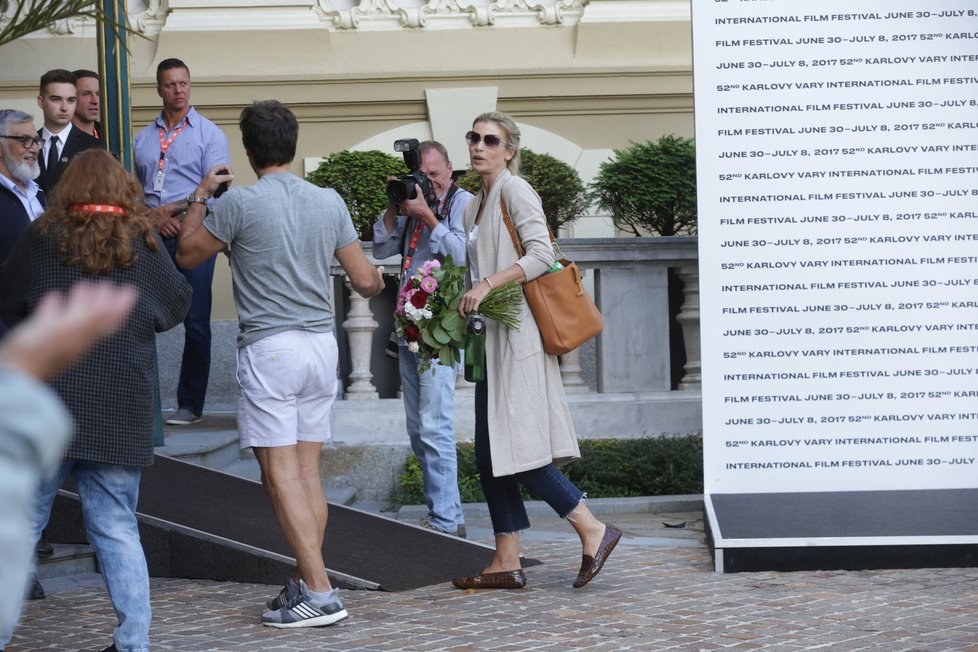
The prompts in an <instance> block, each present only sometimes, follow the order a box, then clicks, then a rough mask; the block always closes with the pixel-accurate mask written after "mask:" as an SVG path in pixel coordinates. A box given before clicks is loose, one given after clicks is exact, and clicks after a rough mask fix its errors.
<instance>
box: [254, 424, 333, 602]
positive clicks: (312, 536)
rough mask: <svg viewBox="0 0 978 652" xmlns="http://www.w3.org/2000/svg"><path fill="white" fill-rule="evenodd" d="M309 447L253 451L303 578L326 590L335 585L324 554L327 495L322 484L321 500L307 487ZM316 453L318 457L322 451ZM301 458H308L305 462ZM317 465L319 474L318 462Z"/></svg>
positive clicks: (314, 586)
mask: <svg viewBox="0 0 978 652" xmlns="http://www.w3.org/2000/svg"><path fill="white" fill-rule="evenodd" d="M303 444H306V445H303ZM300 445H301V446H302V448H301V449H300ZM316 446H319V445H318V444H317V445H316ZM308 448H309V445H308V444H307V443H306V442H300V444H299V445H295V446H275V447H269V448H259V447H255V448H253V450H254V452H255V457H256V458H257V459H258V463H259V465H261V470H262V484H263V485H264V486H265V490H266V491H267V492H268V496H269V497H270V498H271V500H272V507H273V508H274V509H275V517H276V518H277V519H278V523H279V527H281V528H282V534H283V535H284V536H285V540H286V541H287V542H288V544H289V546H290V547H291V548H292V551H293V552H294V553H295V558H296V564H297V566H298V573H299V577H301V578H302V579H303V580H304V581H305V583H306V585H307V586H308V587H309V589H310V590H311V591H315V592H317V593H324V592H326V591H329V590H331V589H332V588H333V587H332V585H331V584H330V583H329V578H328V577H327V576H326V566H325V563H324V562H323V553H322V546H323V533H324V526H323V524H324V523H325V520H326V508H325V503H326V496H325V494H324V493H323V491H322V485H320V488H319V495H320V497H321V498H320V499H319V501H317V500H315V499H310V495H309V492H307V490H306V484H308V483H304V482H303V480H302V472H301V469H302V468H308V465H309V464H310V461H309V460H308V459H306V458H310V457H311V456H312V453H311V452H310V451H309V450H308ZM316 456H317V458H318V450H317V451H316ZM300 458H301V459H303V460H304V461H303V462H301V463H300ZM316 467H317V475H318V461H317V464H316ZM317 503H318V504H317Z"/></svg>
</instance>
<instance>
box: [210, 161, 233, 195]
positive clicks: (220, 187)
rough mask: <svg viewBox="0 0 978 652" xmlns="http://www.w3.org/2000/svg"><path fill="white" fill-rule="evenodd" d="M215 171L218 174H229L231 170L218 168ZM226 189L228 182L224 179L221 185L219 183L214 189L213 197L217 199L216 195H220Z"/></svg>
mask: <svg viewBox="0 0 978 652" xmlns="http://www.w3.org/2000/svg"><path fill="white" fill-rule="evenodd" d="M217 173H218V174H230V173H231V172H230V170H228V169H227V168H224V169H223V170H218V171H217ZM227 191H228V182H227V181H225V182H224V183H222V184H221V185H219V186H218V187H217V190H215V191H214V199H217V198H218V197H220V196H221V195H223V194H224V193H226V192H227Z"/></svg>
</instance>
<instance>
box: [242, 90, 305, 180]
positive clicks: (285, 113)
mask: <svg viewBox="0 0 978 652" xmlns="http://www.w3.org/2000/svg"><path fill="white" fill-rule="evenodd" d="M238 126H239V127H241V142H242V143H243V144H244V148H245V151H247V152H248V153H249V154H251V159H252V160H253V161H254V162H255V165H256V166H257V167H258V168H259V169H261V168H268V167H272V166H273V165H286V164H287V163H291V162H292V159H294V158H295V146H296V143H297V142H298V141H299V121H298V120H296V118H295V114H294V113H292V111H290V110H289V108H288V107H287V106H285V105H284V104H282V103H281V102H279V101H278V100H264V101H261V102H255V103H254V104H252V105H251V106H246V107H245V109H244V111H242V112H241V119H240V120H239V122H238Z"/></svg>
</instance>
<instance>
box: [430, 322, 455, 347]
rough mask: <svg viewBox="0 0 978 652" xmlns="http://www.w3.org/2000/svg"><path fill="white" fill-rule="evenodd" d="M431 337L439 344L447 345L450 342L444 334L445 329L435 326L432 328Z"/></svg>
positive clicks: (450, 339) (448, 337)
mask: <svg viewBox="0 0 978 652" xmlns="http://www.w3.org/2000/svg"><path fill="white" fill-rule="evenodd" d="M431 336H432V337H433V338H434V339H435V341H436V342H438V343H439V344H448V343H449V342H451V341H452V338H451V337H450V336H449V335H448V333H446V332H445V329H443V328H442V327H441V326H435V327H434V328H432V329H431Z"/></svg>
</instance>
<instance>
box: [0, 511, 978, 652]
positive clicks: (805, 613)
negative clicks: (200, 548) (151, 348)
mask: <svg viewBox="0 0 978 652" xmlns="http://www.w3.org/2000/svg"><path fill="white" fill-rule="evenodd" d="M687 519H688V521H689V522H690V523H693V527H691V528H690V529H689V530H687V531H685V532H682V534H683V536H682V537H672V538H671V539H669V538H668V537H665V536H663V535H662V532H663V530H664V529H665V528H664V526H663V525H662V522H663V521H668V522H673V521H674V520H687ZM532 520H533V524H534V526H533V530H531V532H534V534H535V535H536V536H534V537H530V536H526V537H524V540H523V548H524V552H525V554H526V555H528V556H530V557H534V558H537V559H540V560H542V561H543V562H544V564H543V565H542V566H534V567H531V568H529V569H527V577H528V586H527V588H526V589H522V590H518V591H474V592H463V591H458V590H456V589H454V588H452V587H451V585H450V584H448V583H445V584H439V585H435V586H429V587H424V588H421V589H416V590H413V591H406V592H403V593H381V592H371V591H343V592H341V595H342V598H343V600H344V604H345V606H346V607H347V609H348V610H349V611H350V616H351V617H350V618H349V619H348V620H346V621H343V622H341V623H339V624H337V625H334V626H332V627H326V628H320V629H303V630H276V629H272V628H266V627H262V626H261V624H260V618H261V612H262V609H263V604H264V602H265V600H267V599H268V598H269V597H271V596H273V595H274V594H275V593H276V592H277V590H278V587H274V586H266V585H259V584H236V583H230V582H211V581H203V580H184V579H161V578H154V579H153V580H152V596H153V613H154V620H153V630H152V643H153V647H154V649H155V650H181V651H198V650H201V651H203V650H208V651H210V650H215V651H222V650H227V651H232V650H233V651H236V652H252V651H256V652H257V651H265V650H327V651H328V650H344V651H346V650H384V651H388V650H424V651H428V650H450V651H453V652H472V651H475V650H614V651H615V652H617V651H619V650H684V651H689V650H703V651H707V650H762V651H763V652H795V651H798V650H831V651H832V652H835V651H836V650H839V651H842V652H856V651H861V650H870V651H885V652H944V651H970V652H978V569H975V568H966V569H911V570H878V571H852V572H843V571H815V572H797V573H775V572H763V573H743V574H727V575H723V574H717V573H715V572H714V571H713V565H712V560H711V558H710V554H709V550H708V549H707V548H706V547H705V545H704V544H703V542H702V531H701V529H697V528H698V527H699V525H698V524H701V523H702V514H695V513H689V514H683V517H682V518H681V519H675V518H674V515H657V514H648V513H643V514H615V515H614V522H615V524H616V525H619V527H622V528H623V529H624V531H625V537H624V538H623V539H622V543H621V545H619V547H618V548H617V549H616V550H615V552H614V553H613V555H612V556H611V558H610V561H609V562H608V565H607V566H606V567H605V569H604V570H603V571H602V573H601V575H599V576H598V577H597V578H596V579H595V580H594V581H593V582H592V583H591V584H589V585H588V586H587V587H585V588H583V589H579V590H575V589H573V588H571V586H570V583H571V582H572V581H573V578H574V577H575V575H576V572H577V567H578V566H579V564H580V544H579V542H578V541H577V537H576V535H574V534H573V532H572V531H571V529H570V528H569V526H568V525H567V523H564V522H561V521H560V520H559V519H556V518H548V517H545V516H541V517H533V518H532ZM469 522H470V524H471V527H470V529H469V531H470V532H472V531H473V529H475V530H476V531H479V532H481V534H479V535H478V536H477V537H476V538H477V540H479V541H482V542H491V527H490V526H489V524H488V522H487V521H484V520H480V519H479V518H472V519H469ZM405 563H410V560H405ZM477 570H479V569H473V571H477ZM114 625H115V614H114V612H113V611H112V608H111V605H110V604H109V602H108V598H107V595H106V592H105V589H104V587H101V586H98V585H93V584H92V583H90V582H89V583H86V582H80V583H65V584H63V585H61V586H59V587H58V590H57V591H56V592H55V593H53V594H52V595H50V596H49V597H48V599H47V600H44V601H36V602H29V603H28V604H27V605H26V607H25V613H24V617H23V619H22V625H21V626H20V628H19V629H18V631H17V633H16V635H15V638H14V641H13V643H12V644H11V645H10V646H8V648H7V650H8V651H9V652H19V651H24V650H59V651H64V650H99V649H101V648H103V647H105V646H106V645H108V643H109V642H110V640H111V633H112V628H113V627H114Z"/></svg>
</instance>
